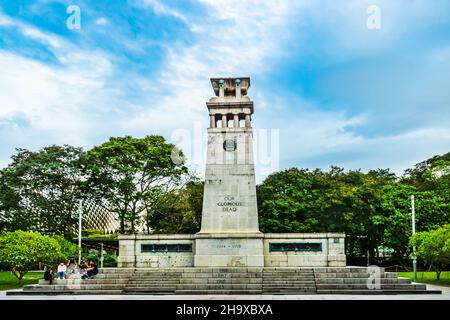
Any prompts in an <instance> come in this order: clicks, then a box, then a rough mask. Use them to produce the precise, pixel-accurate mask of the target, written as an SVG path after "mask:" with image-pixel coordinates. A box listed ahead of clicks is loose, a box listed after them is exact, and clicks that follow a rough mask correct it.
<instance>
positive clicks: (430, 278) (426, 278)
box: [397, 271, 450, 287]
mask: <svg viewBox="0 0 450 320" xmlns="http://www.w3.org/2000/svg"><path fill="white" fill-rule="evenodd" d="M397 275H398V276H399V277H403V278H410V279H411V280H413V278H414V275H413V273H412V272H397ZM417 282H423V283H429V284H436V285H440V286H447V287H450V271H442V273H441V280H439V281H437V280H436V272H422V271H418V272H417Z"/></svg>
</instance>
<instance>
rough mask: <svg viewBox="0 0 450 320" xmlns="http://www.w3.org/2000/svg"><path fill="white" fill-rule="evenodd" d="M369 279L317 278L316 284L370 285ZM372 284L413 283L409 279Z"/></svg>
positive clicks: (386, 279)
mask: <svg viewBox="0 0 450 320" xmlns="http://www.w3.org/2000/svg"><path fill="white" fill-rule="evenodd" d="M368 280H369V278H316V279H315V282H316V283H317V284H358V283H369V282H368ZM372 280H373V281H370V283H382V284H388V283H399V284H409V283H411V281H410V280H409V279H407V278H398V279H393V278H375V279H372Z"/></svg>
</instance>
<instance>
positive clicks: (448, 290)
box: [0, 285, 450, 300]
mask: <svg viewBox="0 0 450 320" xmlns="http://www.w3.org/2000/svg"><path fill="white" fill-rule="evenodd" d="M427 289H429V290H441V291H442V294H403V295H347V294H346V295H337V294H333V295H326V294H323V295H317V294H316V295H55V296H47V295H32V296H15V295H14V296H7V295H6V291H0V300H450V287H444V286H435V285H427Z"/></svg>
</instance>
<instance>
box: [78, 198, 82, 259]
mask: <svg viewBox="0 0 450 320" xmlns="http://www.w3.org/2000/svg"><path fill="white" fill-rule="evenodd" d="M82 214H83V202H80V204H79V205H78V265H80V263H81V218H82Z"/></svg>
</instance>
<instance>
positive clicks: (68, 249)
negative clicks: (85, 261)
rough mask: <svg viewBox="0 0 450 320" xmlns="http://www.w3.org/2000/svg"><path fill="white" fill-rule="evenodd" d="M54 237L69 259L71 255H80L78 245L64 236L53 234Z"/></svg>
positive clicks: (65, 256)
mask: <svg viewBox="0 0 450 320" xmlns="http://www.w3.org/2000/svg"><path fill="white" fill-rule="evenodd" d="M52 238H53V239H55V240H56V241H57V242H58V244H59V246H60V248H61V249H60V251H61V255H62V257H63V258H65V259H68V258H70V257H75V256H77V255H78V245H76V244H74V243H73V242H70V241H69V240H67V239H65V238H64V237H63V236H53V237H52Z"/></svg>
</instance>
